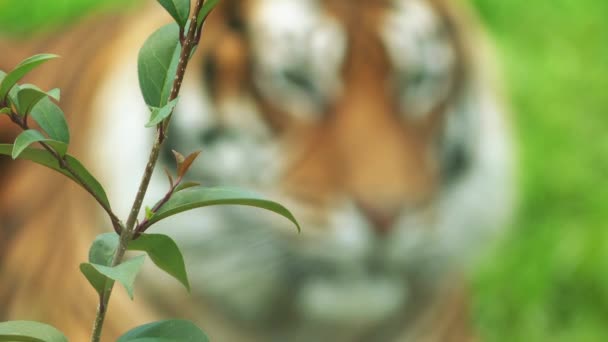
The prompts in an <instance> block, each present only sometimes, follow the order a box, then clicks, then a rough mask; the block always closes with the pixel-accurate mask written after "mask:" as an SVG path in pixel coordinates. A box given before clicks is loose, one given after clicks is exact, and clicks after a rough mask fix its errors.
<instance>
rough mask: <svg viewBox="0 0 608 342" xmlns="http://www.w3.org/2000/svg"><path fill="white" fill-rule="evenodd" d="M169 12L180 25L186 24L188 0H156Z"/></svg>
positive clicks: (188, 9) (188, 8) (188, 12)
mask: <svg viewBox="0 0 608 342" xmlns="http://www.w3.org/2000/svg"><path fill="white" fill-rule="evenodd" d="M157 1H158V2H159V3H160V4H161V5H162V6H163V7H164V8H165V9H166V10H167V12H169V14H171V16H172V17H173V19H175V21H176V22H177V23H178V24H179V26H180V27H182V28H183V27H184V26H186V22H187V21H188V17H189V16H190V0H157Z"/></svg>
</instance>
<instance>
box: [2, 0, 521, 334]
mask: <svg viewBox="0 0 608 342" xmlns="http://www.w3.org/2000/svg"><path fill="white" fill-rule="evenodd" d="M169 20H170V18H169V16H168V15H166V14H165V13H163V12H162V10H161V9H160V7H159V6H158V5H157V4H153V3H152V4H150V5H148V6H144V7H143V8H140V9H138V10H137V11H135V12H132V13H130V14H124V15H118V14H115V15H106V16H101V17H100V16H98V17H91V18H87V19H85V20H83V21H82V22H80V23H79V24H78V25H76V26H75V27H73V28H71V29H69V30H67V31H65V32H63V33H62V34H57V33H55V34H53V36H52V37H37V38H33V39H31V41H30V42H28V43H26V44H24V43H17V42H15V41H10V40H2V41H1V42H0V50H1V51H2V54H1V55H0V69H2V70H7V69H10V68H11V67H12V66H13V65H15V64H16V63H18V62H19V61H20V60H21V59H23V58H24V57H27V56H28V55H32V54H34V53H41V52H52V53H57V54H60V55H62V56H63V58H62V59H60V60H58V61H55V62H52V63H49V64H48V65H45V66H44V67H42V68H40V69H39V70H38V71H36V72H35V73H34V74H33V75H31V77H30V78H29V80H28V81H30V82H32V83H35V84H38V85H39V86H41V87H42V88H44V89H49V88H54V87H60V88H62V94H63V98H62V100H61V103H60V105H61V107H62V108H63V109H64V111H65V112H66V113H67V115H68V120H69V123H70V127H71V130H72V136H73V142H72V144H71V147H70V153H71V154H73V155H76V156H77V157H79V158H80V159H82V160H83V161H84V162H85V164H86V165H89V166H90V168H91V169H92V171H93V173H94V174H95V175H97V176H98V177H99V178H100V180H101V181H102V183H103V184H105V185H106V187H107V190H108V193H109V195H110V197H111V200H112V202H113V206H114V209H115V210H116V211H117V212H118V213H119V214H121V215H124V214H125V213H126V211H127V210H128V205H129V204H130V201H131V200H132V198H133V195H134V187H135V186H136V183H137V180H138V179H139V176H140V175H141V172H142V170H143V165H144V164H145V158H146V156H147V153H148V149H149V147H148V146H149V141H150V140H151V138H152V132H150V131H148V132H147V131H145V130H144V127H143V124H144V123H145V122H146V119H147V115H148V114H147V109H146V108H145V106H144V105H143V101H142V100H141V97H140V95H139V90H138V87H137V78H136V70H135V67H136V56H137V52H138V49H139V47H140V46H141V44H142V43H143V41H144V40H145V38H147V36H148V35H149V34H150V33H151V32H152V31H153V30H154V29H156V28H157V27H159V26H160V25H161V24H163V23H165V22H168V21H169ZM482 50H485V44H484V43H483V38H482V37H481V35H480V32H478V28H477V27H476V24H475V18H474V16H473V15H472V14H471V13H470V12H469V11H468V9H467V6H466V5H464V4H462V3H461V2H459V1H450V0H358V1H355V0H323V1H321V0H319V1H317V0H242V1H230V0H224V1H223V2H222V3H221V5H220V6H219V8H218V9H217V10H216V11H215V12H214V14H213V15H212V16H211V17H210V18H209V21H208V22H207V23H206V26H205V30H204V35H203V42H202V44H201V46H200V47H199V49H198V51H197V55H196V56H195V57H194V59H193V62H192V65H191V67H190V70H189V72H188V75H189V76H188V78H187V79H186V81H185V83H184V84H185V85H184V90H183V93H182V95H181V98H180V105H178V107H177V109H176V115H175V118H174V120H173V123H172V125H171V129H170V132H169V141H168V144H169V146H168V147H167V151H170V149H171V148H173V149H176V150H179V151H181V152H183V153H189V152H192V151H194V150H197V149H201V150H202V151H203V152H202V154H201V158H200V160H199V161H198V162H197V164H196V166H195V167H194V168H193V170H192V172H191V174H190V176H191V177H192V178H193V179H197V180H202V181H203V183H204V184H205V185H214V184H228V185H236V186H240V187H244V188H250V189H253V190H256V191H258V192H260V193H262V194H264V195H266V196H267V197H270V198H272V199H276V200H279V201H281V202H283V203H284V204H285V205H286V206H287V207H289V208H290V209H292V210H293V211H294V213H295V214H296V216H297V217H298V219H299V220H300V222H301V224H302V226H303V229H304V232H303V234H301V235H296V234H294V233H293V232H292V231H291V228H290V227H289V226H288V223H286V222H283V221H281V220H279V219H277V218H275V217H274V216H272V215H265V214H263V213H260V212H258V211H255V210H248V209H243V208H216V209H205V210H200V211H195V212H192V213H190V214H188V215H185V216H183V217H181V218H177V219H175V220H171V221H168V222H167V223H166V224H164V225H160V226H159V227H158V228H157V230H156V231H161V232H164V233H167V234H170V235H172V236H173V237H174V238H175V240H176V241H177V242H178V244H180V246H182V248H183V250H184V253H185V257H186V261H187V264H188V265H187V266H188V268H189V271H190V276H191V282H192V285H193V291H192V294H190V295H188V294H186V293H185V291H183V290H182V289H180V288H179V286H178V284H177V283H176V282H174V281H172V280H171V279H166V278H165V277H164V276H162V275H160V274H158V273H156V272H155V271H153V270H151V268H152V267H150V270H145V271H144V272H143V274H142V275H141V277H140V279H139V283H138V287H137V289H136V291H137V292H136V300H135V302H130V301H129V300H128V299H127V298H126V296H125V295H124V294H123V293H122V292H123V291H120V290H119V291H115V297H114V298H113V300H112V302H111V305H110V312H109V315H108V317H109V321H108V325H107V329H106V331H105V334H104V338H105V339H106V340H107V341H110V340H112V339H111V338H114V337H116V336H118V335H119V334H120V333H121V332H124V331H125V330H126V329H128V328H130V327H132V326H133V325H134V324H138V323H144V322H148V321H150V320H153V319H157V318H159V317H170V316H173V317H176V316H177V317H182V318H189V319H193V320H196V321H197V322H198V323H200V325H201V326H202V327H203V328H204V329H205V330H207V331H208V332H209V334H210V336H211V337H212V339H213V340H215V341H364V340H365V341H470V340H472V339H473V338H474V336H475V334H474V332H473V331H474V330H473V328H472V326H471V324H470V320H469V317H470V316H469V314H470V313H469V310H468V307H469V305H468V303H469V299H468V298H469V296H468V294H467V286H466V281H465V280H464V279H466V268H467V267H466V266H467V264H468V262H470V260H471V257H472V256H475V255H476V254H478V253H479V252H480V251H481V250H482V246H483V245H484V244H485V242H487V241H488V240H489V239H491V238H492V237H493V236H495V235H496V233H497V232H498V231H499V229H498V228H500V226H501V225H502V223H503V220H504V219H505V217H506V214H507V213H508V209H509V207H510V197H511V194H510V193H509V190H510V189H511V186H512V182H511V166H510V157H509V154H510V153H509V144H508V129H507V125H506V123H505V120H504V118H503V116H502V108H501V107H500V106H499V101H498V100H497V96H496V91H495V87H494V84H493V80H492V79H491V78H490V77H488V75H487V70H486V63H485V57H484V56H483V55H484V52H483V51H482ZM16 134H18V132H17V131H16V130H15V129H14V128H13V127H12V126H11V125H10V124H9V122H8V120H6V118H0V139H1V141H2V142H9V141H11V139H13V138H14V137H15V136H16ZM166 154H167V155H169V153H166ZM142 158H143V159H142ZM165 165H167V166H169V167H170V165H171V163H170V158H169V157H167V158H164V159H163V160H162V161H161V165H160V166H165ZM156 176H157V177H156V178H155V179H154V180H153V183H152V186H151V190H150V196H149V197H148V199H147V202H148V203H151V202H153V201H154V200H155V199H156V198H157V197H158V196H159V194H163V193H164V191H165V190H166V183H165V182H166V180H165V179H164V178H163V177H164V176H163V175H162V172H157V175H156ZM0 177H1V178H0V179H1V182H2V183H1V185H2V186H1V188H0V189H1V190H0V279H1V280H0V320H8V319H34V320H42V321H45V322H49V323H52V324H54V325H56V326H58V327H59V328H60V329H61V330H63V331H65V332H66V333H67V334H68V335H69V337H70V338H71V340H72V341H85V340H87V339H88V334H89V331H90V325H91V323H92V321H93V315H94V311H95V307H96V303H97V298H96V297H95V295H94V292H93V291H92V290H91V289H89V286H88V284H87V283H86V281H85V280H84V279H83V278H82V276H81V275H80V274H79V272H78V265H79V263H80V262H82V261H84V260H86V255H87V249H88V246H89V243H90V242H91V241H92V239H93V237H94V236H95V235H96V234H98V233H100V232H102V231H104V230H107V229H108V227H109V224H108V221H107V220H106V219H105V217H104V216H103V213H102V212H100V211H99V210H97V209H96V206H95V203H94V202H93V201H92V200H91V199H90V198H88V197H87V195H86V193H85V192H83V191H81V190H80V189H79V188H77V187H76V186H75V185H73V184H71V183H70V182H69V181H68V180H65V179H63V178H62V177H61V176H59V175H57V174H54V173H52V172H50V171H48V170H46V169H43V168H41V167H38V166H33V165H29V164H27V163H24V162H12V161H9V160H7V159H6V158H2V159H0Z"/></svg>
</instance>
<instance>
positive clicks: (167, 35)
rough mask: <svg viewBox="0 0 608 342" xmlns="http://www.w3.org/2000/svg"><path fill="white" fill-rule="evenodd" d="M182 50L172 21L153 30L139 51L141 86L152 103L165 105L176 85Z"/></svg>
mask: <svg viewBox="0 0 608 342" xmlns="http://www.w3.org/2000/svg"><path fill="white" fill-rule="evenodd" d="M180 53H181V44H180V42H179V27H178V26H177V24H169V25H165V26H163V27H161V28H160V29H158V30H157V31H156V32H154V33H153V34H152V35H151V36H150V38H148V40H146V42H145V43H144V45H143V47H142V48H141V50H140V51H139V57H138V61H137V67H138V74H139V87H140V88H141V92H142V94H143V96H144V100H145V101H146V103H147V104H148V106H150V107H156V108H162V107H164V106H165V105H166V104H167V102H168V100H169V95H170V93H171V89H172V88H173V81H174V79H175V75H176V73H177V65H178V63H179V56H180Z"/></svg>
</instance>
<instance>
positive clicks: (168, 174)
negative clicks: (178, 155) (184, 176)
mask: <svg viewBox="0 0 608 342" xmlns="http://www.w3.org/2000/svg"><path fill="white" fill-rule="evenodd" d="M163 169H164V170H165V174H166V175H167V179H169V185H170V186H171V189H173V176H171V173H170V172H169V170H167V168H166V167H165V168H163Z"/></svg>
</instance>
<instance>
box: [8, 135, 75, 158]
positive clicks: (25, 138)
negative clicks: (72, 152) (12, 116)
mask: <svg viewBox="0 0 608 342" xmlns="http://www.w3.org/2000/svg"><path fill="white" fill-rule="evenodd" d="M36 142H45V143H47V144H49V145H50V146H51V147H52V148H53V149H54V150H55V151H56V152H57V153H59V155H60V156H62V157H63V156H65V154H66V153H67V151H68V145H67V144H65V143H63V142H61V141H57V140H53V139H48V138H47V137H45V136H44V135H42V133H40V132H38V131H36V130H33V129H28V130H27V131H23V132H21V134H19V136H17V138H16V139H15V144H14V145H13V153H12V157H13V159H17V157H19V155H20V154H21V152H23V151H24V150H25V149H26V148H27V147H28V146H30V145H31V144H33V143H36Z"/></svg>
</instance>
